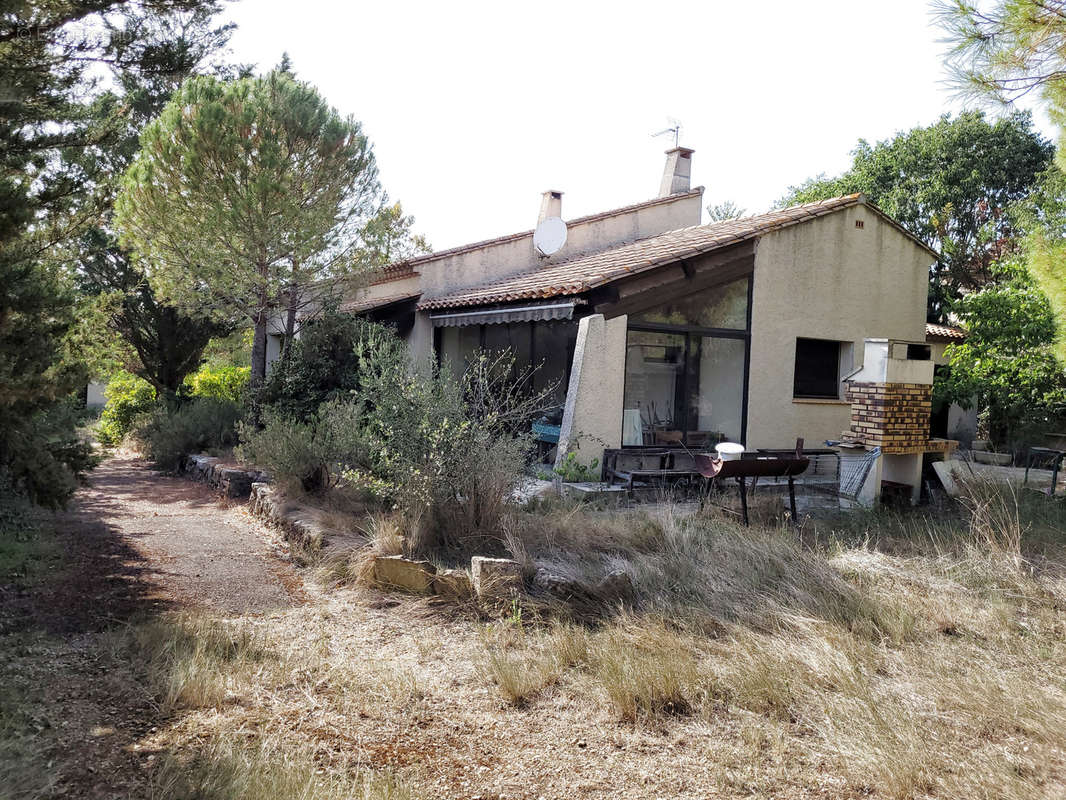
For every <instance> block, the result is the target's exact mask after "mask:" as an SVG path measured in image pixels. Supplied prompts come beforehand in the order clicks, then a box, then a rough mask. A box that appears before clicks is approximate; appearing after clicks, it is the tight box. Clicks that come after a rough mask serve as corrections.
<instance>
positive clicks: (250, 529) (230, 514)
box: [72, 454, 299, 616]
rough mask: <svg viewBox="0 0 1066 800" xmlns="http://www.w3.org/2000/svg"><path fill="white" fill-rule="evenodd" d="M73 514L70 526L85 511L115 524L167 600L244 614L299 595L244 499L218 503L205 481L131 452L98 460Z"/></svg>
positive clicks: (82, 518)
mask: <svg viewBox="0 0 1066 800" xmlns="http://www.w3.org/2000/svg"><path fill="white" fill-rule="evenodd" d="M72 517H73V520H72V521H73V523H74V524H75V525H77V524H78V523H79V522H84V521H85V519H86V517H88V518H90V519H91V518H93V517H101V518H103V519H105V520H106V521H107V522H109V523H110V524H112V525H114V526H115V527H116V528H117V529H118V533H119V534H120V535H121V537H122V539H123V540H125V541H126V542H127V543H128V544H129V546H130V547H131V548H132V549H134V550H136V551H138V552H140V553H141V554H142V555H143V556H144V557H145V559H146V560H147V562H148V563H149V565H150V571H151V575H150V580H152V582H154V583H155V584H157V587H158V588H157V592H158V594H159V596H160V598H162V599H164V600H165V601H167V602H169V603H171V604H177V605H180V606H183V607H191V606H200V607H206V608H208V609H210V610H211V611H214V612H216V613H219V614H224V615H240V616H245V615H248V614H258V613H263V612H269V611H273V610H277V609H282V608H287V607H290V606H291V605H292V604H293V602H294V601H298V599H299V578H298V577H297V575H296V573H295V571H294V570H293V569H292V567H291V566H289V565H287V564H285V563H284V562H281V561H279V560H278V558H277V557H276V556H277V554H276V553H275V552H272V547H271V544H272V537H271V536H270V535H269V534H268V533H267V532H266V531H265V530H264V529H263V527H262V526H261V525H260V524H259V523H258V522H257V521H256V520H255V519H254V518H253V517H251V516H250V515H249V514H248V512H247V509H246V507H245V505H244V504H243V503H237V504H233V505H228V504H224V503H223V502H222V501H220V500H219V499H218V497H217V495H216V494H215V493H214V492H212V491H211V490H210V489H209V488H208V487H206V486H203V485H201V484H196V483H192V482H191V481H188V480H185V479H182V478H175V477H169V476H165V475H160V474H158V473H156V472H153V471H151V470H150V469H149V468H148V467H147V465H146V464H145V463H144V462H143V461H142V460H141V459H139V458H137V457H135V456H132V455H128V454H124V455H120V456H116V457H115V458H112V459H110V460H108V461H107V462H105V463H104V464H101V465H100V467H98V468H97V469H96V470H95V471H94V472H93V474H92V483H91V485H90V486H89V487H88V488H87V489H86V490H84V491H83V492H81V493H80V494H79V497H78V502H77V507H76V508H75V509H74V511H73V514H72Z"/></svg>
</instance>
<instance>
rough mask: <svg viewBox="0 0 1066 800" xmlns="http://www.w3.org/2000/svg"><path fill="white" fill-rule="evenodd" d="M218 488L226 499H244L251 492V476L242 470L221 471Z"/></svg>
mask: <svg viewBox="0 0 1066 800" xmlns="http://www.w3.org/2000/svg"><path fill="white" fill-rule="evenodd" d="M218 472H220V475H221V476H220V478H219V481H218V485H219V488H220V489H222V492H223V493H224V494H225V495H226V497H235V498H244V497H248V495H249V494H250V493H251V491H252V476H251V475H250V474H249V473H247V472H245V471H244V470H243V469H221V470H218Z"/></svg>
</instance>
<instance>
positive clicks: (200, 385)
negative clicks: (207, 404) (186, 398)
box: [184, 366, 252, 403]
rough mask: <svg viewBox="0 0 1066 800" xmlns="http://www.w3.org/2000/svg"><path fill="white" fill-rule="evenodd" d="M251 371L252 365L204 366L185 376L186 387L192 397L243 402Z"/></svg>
mask: <svg viewBox="0 0 1066 800" xmlns="http://www.w3.org/2000/svg"><path fill="white" fill-rule="evenodd" d="M251 372H252V370H251V367H209V366H204V367H201V368H200V369H199V370H197V371H196V372H194V373H193V374H192V375H189V376H188V377H186V378H185V384H184V388H185V390H186V392H187V393H188V394H189V395H190V396H192V397H208V398H211V399H214V400H228V401H230V402H231V403H242V402H243V401H244V393H245V391H246V390H247V389H248V379H249V377H250V375H251Z"/></svg>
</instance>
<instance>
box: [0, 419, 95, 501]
mask: <svg viewBox="0 0 1066 800" xmlns="http://www.w3.org/2000/svg"><path fill="white" fill-rule="evenodd" d="M79 423H80V419H79V417H78V409H77V408H76V405H75V403H74V401H70V400H68V401H64V402H60V403H58V404H57V405H54V406H51V407H50V408H47V409H45V410H44V411H39V412H38V413H37V414H35V415H34V416H32V417H30V419H28V420H19V421H14V422H12V423H10V424H8V425H6V426H4V427H3V428H2V429H0V472H2V473H3V476H2V478H0V482H2V483H3V484H4V485H5V487H6V488H4V489H0V503H3V502H5V501H4V499H3V497H2V495H3V494H10V495H11V496H12V497H14V496H15V495H20V496H21V497H23V498H25V499H26V500H28V501H29V502H31V503H36V504H37V505H42V506H46V507H48V508H59V507H60V506H62V505H64V504H65V503H66V502H67V500H68V499H70V496H71V495H72V494H73V493H74V490H75V489H76V488H77V487H78V481H79V479H81V478H82V477H83V475H84V474H85V473H86V472H88V471H89V470H91V469H92V468H93V467H95V466H96V465H97V463H99V457H98V456H96V455H95V454H94V453H93V448H92V445H91V443H90V442H89V441H88V440H87V439H86V438H84V437H83V436H81V435H79V433H78V426H79ZM2 516H3V515H2V514H0V517H2Z"/></svg>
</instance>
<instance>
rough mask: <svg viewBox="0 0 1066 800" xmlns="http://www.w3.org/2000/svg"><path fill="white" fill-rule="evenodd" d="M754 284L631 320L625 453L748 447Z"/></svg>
mask: <svg viewBox="0 0 1066 800" xmlns="http://www.w3.org/2000/svg"><path fill="white" fill-rule="evenodd" d="M747 328H748V279H747V278H743V279H741V280H739V281H734V282H732V283H728V284H724V285H722V286H718V287H714V288H711V289H706V290H703V291H700V292H696V293H694V294H691V295H688V296H686V297H683V298H679V299H677V300H673V301H670V302H667V303H664V304H663V305H661V306H658V307H656V308H654V309H651V310H649V311H645V312H642V313H639V314H633V315H631V316H630V317H629V331H628V338H627V346H626V373H625V377H626V383H625V394H624V398H623V400H624V402H623V412H622V414H623V417H622V444H623V446H627V447H632V446H645V447H670V446H686V447H698V448H711V447H713V446H714V445H715V444H718V443H719V442H722V441H733V442H743V437H744V434H745V432H744V420H745V406H746V404H747V399H746V397H745V382H746V377H747V362H748V331H747Z"/></svg>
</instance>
